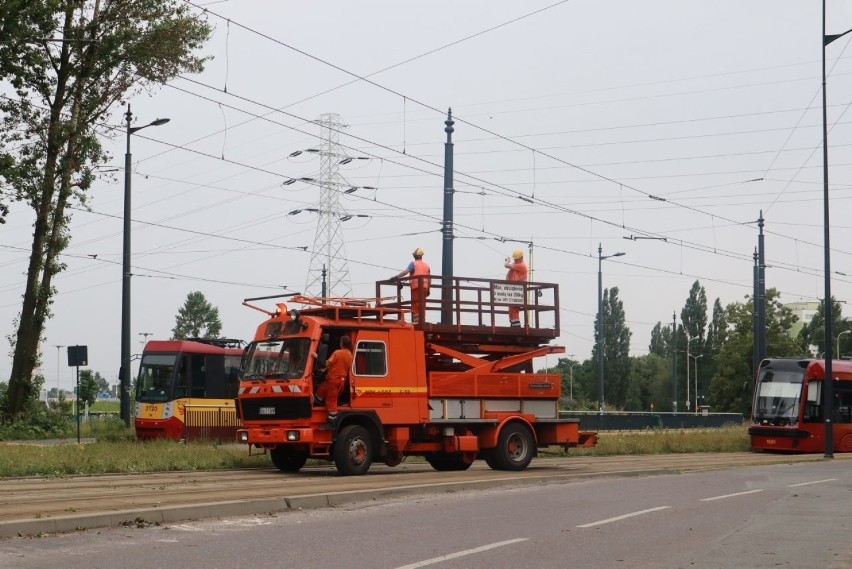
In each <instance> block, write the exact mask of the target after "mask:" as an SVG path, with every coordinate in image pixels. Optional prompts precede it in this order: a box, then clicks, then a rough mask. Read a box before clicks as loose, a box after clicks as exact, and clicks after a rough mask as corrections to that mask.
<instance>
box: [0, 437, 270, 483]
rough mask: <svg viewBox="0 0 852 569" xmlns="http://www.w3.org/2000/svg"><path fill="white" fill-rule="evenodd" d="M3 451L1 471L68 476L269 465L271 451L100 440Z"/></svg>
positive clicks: (10, 448) (15, 447)
mask: <svg viewBox="0 0 852 569" xmlns="http://www.w3.org/2000/svg"><path fill="white" fill-rule="evenodd" d="M3 451H4V452H3V453H0V476H2V477H5V476H69V475H78V474H84V475H85V474H104V473H111V472H168V471H177V470H215V469H225V468H251V467H259V466H270V461H269V455H267V454H258V455H254V456H247V454H246V451H245V449H244V448H236V447H220V446H216V445H213V444H211V443H189V444H182V443H178V442H175V441H165V440H161V441H151V442H148V443H141V442H138V441H132V440H125V441H106V442H104V441H101V440H98V442H95V443H92V444H83V445H78V444H64V445H52V446H49V447H40V446H31V445H12V446H9V447H6V448H4V449H3Z"/></svg>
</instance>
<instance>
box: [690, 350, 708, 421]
mask: <svg viewBox="0 0 852 569" xmlns="http://www.w3.org/2000/svg"><path fill="white" fill-rule="evenodd" d="M689 357H690V358H692V359H693V360H695V412H696V413H698V360H699V359H700V358H702V357H704V354H698V355H697V356H693V355H690V356H689ZM686 363H687V364H689V360H687V361H686Z"/></svg>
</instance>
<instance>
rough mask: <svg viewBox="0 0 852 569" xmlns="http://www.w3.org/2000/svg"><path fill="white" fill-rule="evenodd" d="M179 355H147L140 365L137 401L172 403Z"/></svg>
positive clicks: (143, 357)
mask: <svg viewBox="0 0 852 569" xmlns="http://www.w3.org/2000/svg"><path fill="white" fill-rule="evenodd" d="M176 362H177V354H145V355H143V356H142V363H141V364H140V365H139V379H138V380H137V381H136V400H137V401H142V402H148V403H156V402H163V401H170V400H171V398H172V380H173V379H174V376H175V363H176Z"/></svg>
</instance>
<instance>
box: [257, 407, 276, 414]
mask: <svg viewBox="0 0 852 569" xmlns="http://www.w3.org/2000/svg"><path fill="white" fill-rule="evenodd" d="M257 413H258V415H274V414H275V407H261V408H260V409H258V410H257Z"/></svg>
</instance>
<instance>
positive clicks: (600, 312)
mask: <svg viewBox="0 0 852 569" xmlns="http://www.w3.org/2000/svg"><path fill="white" fill-rule="evenodd" d="M622 255H624V253H622V252H619V253H613V254H612V255H604V254H603V247H602V246H601V244H600V243H598V338H597V340H598V405H599V412H600V414H601V415H603V412H604V346H605V344H606V340H605V339H604V336H605V334H604V322H603V272H602V271H601V266H602V264H603V260H604V259H610V258H612V257H621V256H622Z"/></svg>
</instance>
